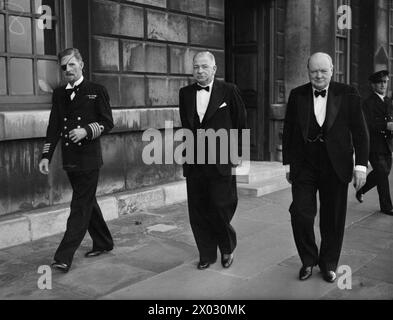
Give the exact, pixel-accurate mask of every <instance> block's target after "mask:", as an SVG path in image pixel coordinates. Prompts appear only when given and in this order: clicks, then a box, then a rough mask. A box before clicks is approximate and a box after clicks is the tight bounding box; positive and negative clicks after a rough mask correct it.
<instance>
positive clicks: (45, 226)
mask: <svg viewBox="0 0 393 320" xmlns="http://www.w3.org/2000/svg"><path fill="white" fill-rule="evenodd" d="M185 200H186V192H185V181H179V182H173V183H169V184H164V185H157V186H153V187H148V188H144V189H138V190H136V191H131V192H122V193H118V194H113V195H110V196H102V197H98V198H97V201H98V204H99V205H100V208H101V211H102V214H103V216H104V219H105V221H110V220H114V219H117V218H119V217H120V216H121V215H124V214H132V213H133V212H136V211H139V210H142V209H146V208H154V207H160V206H164V205H168V204H173V203H176V202H182V201H185ZM69 213H70V209H69V203H67V204H62V205H58V206H52V207H46V208H40V209H36V210H32V211H29V212H24V213H22V214H16V215H9V216H7V217H2V218H0V249H2V248H6V247H11V246H16V245H19V244H22V243H26V242H30V241H34V240H37V239H41V238H44V237H48V236H52V235H55V234H58V233H62V232H64V231H65V228H66V223H67V219H68V216H69Z"/></svg>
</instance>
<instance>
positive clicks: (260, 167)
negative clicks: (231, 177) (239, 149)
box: [237, 161, 285, 184]
mask: <svg viewBox="0 0 393 320" xmlns="http://www.w3.org/2000/svg"><path fill="white" fill-rule="evenodd" d="M280 176H284V177H285V168H284V166H283V165H282V163H281V162H275V161H273V162H267V161H251V162H250V170H249V172H248V174H240V175H237V182H238V183H246V184H249V183H255V182H258V181H261V182H262V181H264V180H266V179H271V178H274V177H280Z"/></svg>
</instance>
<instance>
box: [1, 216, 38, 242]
mask: <svg viewBox="0 0 393 320" xmlns="http://www.w3.org/2000/svg"><path fill="white" fill-rule="evenodd" d="M30 240H31V238H30V223H29V220H28V219H27V218H26V217H23V216H18V217H14V218H12V219H4V220H3V219H2V220H0V249H2V248H6V247H11V246H16V245H18V244H22V243H25V242H29V241H30Z"/></svg>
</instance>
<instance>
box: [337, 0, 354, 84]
mask: <svg viewBox="0 0 393 320" xmlns="http://www.w3.org/2000/svg"><path fill="white" fill-rule="evenodd" d="M334 5H335V12H337V10H338V8H339V7H340V6H341V5H348V6H349V7H350V6H351V0H335V1H334ZM352 14H353V13H352ZM334 20H335V40H334V41H335V42H334V70H333V78H334V81H337V82H342V81H341V80H340V79H339V77H340V76H341V75H344V83H346V84H350V82H351V60H350V57H351V32H350V30H348V29H345V30H339V29H338V26H337V21H338V19H337V18H336V19H334ZM340 40H344V41H345V48H344V51H341V50H340V51H339V50H338V42H339V41H340ZM339 54H341V55H342V56H343V57H344V59H345V60H344V61H345V66H344V69H343V70H341V69H339V67H341V66H340V65H339V64H338V58H337V55H339Z"/></svg>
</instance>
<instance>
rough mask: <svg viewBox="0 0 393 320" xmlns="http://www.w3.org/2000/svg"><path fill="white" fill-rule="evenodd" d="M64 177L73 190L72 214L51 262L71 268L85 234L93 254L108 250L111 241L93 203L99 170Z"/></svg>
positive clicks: (110, 247) (111, 246) (70, 173)
mask: <svg viewBox="0 0 393 320" xmlns="http://www.w3.org/2000/svg"><path fill="white" fill-rule="evenodd" d="M67 175H68V178H69V180H70V182H71V186H72V190H73V194H72V201H71V212H70V216H69V217H68V220H67V229H66V231H65V233H64V237H63V240H62V241H61V243H60V245H59V247H58V249H57V251H56V253H55V257H54V259H55V261H59V262H62V263H67V264H68V265H71V263H72V259H73V257H74V254H75V251H76V250H77V249H78V247H79V246H80V244H81V242H82V240H83V238H84V237H85V235H86V231H89V234H90V236H91V238H92V240H93V250H111V249H112V248H113V240H112V236H111V234H110V232H109V229H108V226H107V225H106V223H105V220H104V218H103V216H102V213H101V209H100V207H99V206H98V203H97V199H96V189H97V183H98V175H99V170H91V171H78V172H67Z"/></svg>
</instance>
